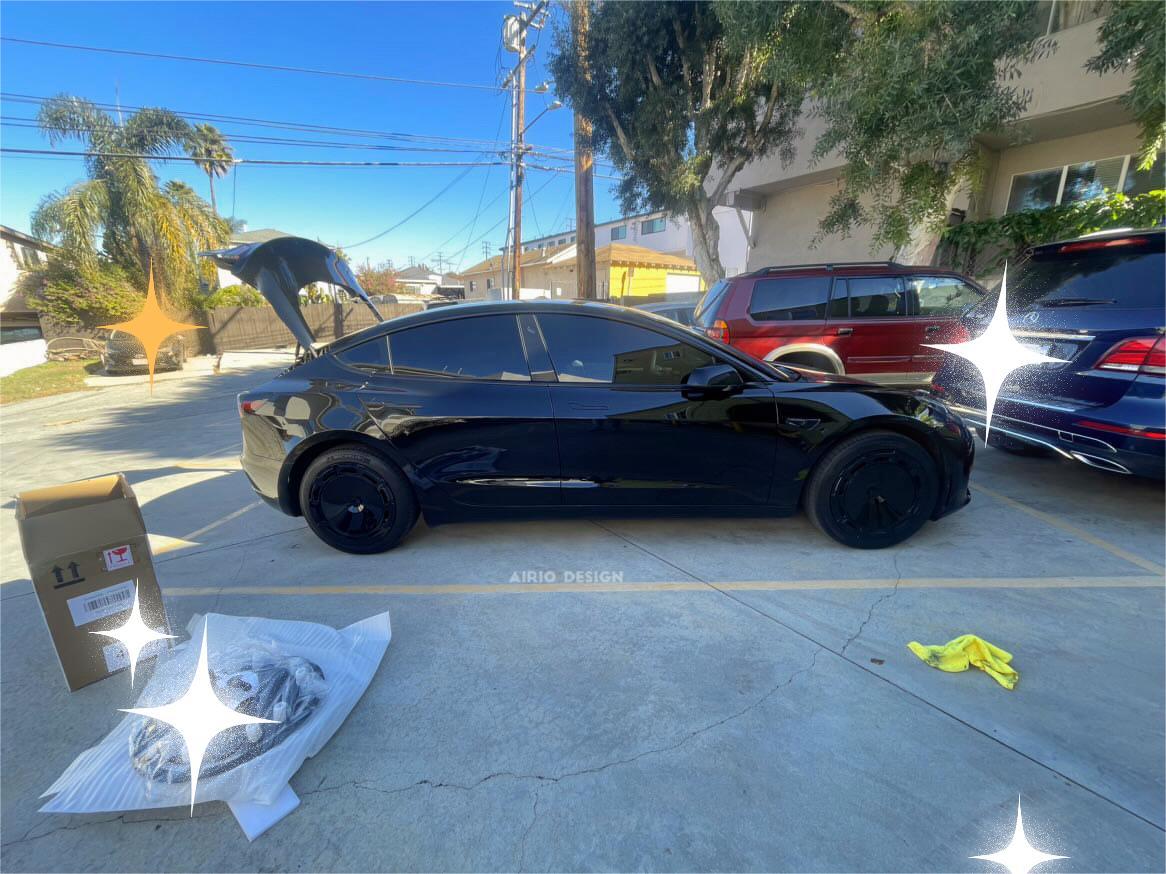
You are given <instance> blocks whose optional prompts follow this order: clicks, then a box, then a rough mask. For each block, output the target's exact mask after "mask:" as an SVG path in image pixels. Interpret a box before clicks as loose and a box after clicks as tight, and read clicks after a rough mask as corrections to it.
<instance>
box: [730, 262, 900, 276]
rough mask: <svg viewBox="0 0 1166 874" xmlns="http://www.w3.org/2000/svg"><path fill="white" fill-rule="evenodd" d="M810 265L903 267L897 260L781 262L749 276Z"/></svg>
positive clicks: (826, 266) (799, 268)
mask: <svg viewBox="0 0 1166 874" xmlns="http://www.w3.org/2000/svg"><path fill="white" fill-rule="evenodd" d="M810 267H819V268H822V269H824V270H834V269H836V268H838V267H895V268H900V269H903V268H905V265H903V264H900V263H899V262H898V261H834V262H832V263H829V264H823V263H821V262H818V263H816V264H781V265H778V266H776V267H762V268H761V269H760V270H754V271H753V272H752V273H750V274H748V275H749V276H764V275H765V274H766V273H781V272H782V271H785V270H806V269H808V268H810Z"/></svg>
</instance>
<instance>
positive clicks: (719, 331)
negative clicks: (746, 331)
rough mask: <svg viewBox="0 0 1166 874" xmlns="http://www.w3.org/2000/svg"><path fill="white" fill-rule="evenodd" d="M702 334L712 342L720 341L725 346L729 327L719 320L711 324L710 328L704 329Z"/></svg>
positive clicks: (727, 340)
mask: <svg viewBox="0 0 1166 874" xmlns="http://www.w3.org/2000/svg"><path fill="white" fill-rule="evenodd" d="M704 332H705V335H706V336H708V337H710V338H712V339H713V340H720V341H721V342H722V343H724V344H725V345H726V346H727V345H729V326H728V324H726V323H725V322H723V321H721V320H720V319H717V320H716V321H715V322H713V324H712V327H711V328H705V329H704Z"/></svg>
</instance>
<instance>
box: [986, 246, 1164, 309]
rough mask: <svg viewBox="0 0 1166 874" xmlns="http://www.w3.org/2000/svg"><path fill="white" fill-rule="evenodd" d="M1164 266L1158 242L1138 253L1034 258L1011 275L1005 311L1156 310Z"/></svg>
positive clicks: (1136, 250)
mask: <svg viewBox="0 0 1166 874" xmlns="http://www.w3.org/2000/svg"><path fill="white" fill-rule="evenodd" d="M1147 249H1149V251H1147ZM1164 268H1166V264H1164V262H1163V254H1162V249H1161V243H1160V242H1159V241H1153V242H1151V243H1150V244H1149V246H1148V247H1141V248H1139V249H1133V248H1129V249H1122V250H1112V249H1111V250H1108V251H1107V250H1101V251H1096V252H1080V253H1072V254H1060V253H1050V254H1044V255H1037V256H1035V257H1034V258H1033V259H1032V260H1030V261H1029V262H1028V263H1026V264H1024V265H1023V266H1022V267H1021V268H1020V269H1019V270H1018V271H1017V272H1016V274H1015V276H1014V277H1010V279H1009V282H1008V303H1009V309H1013V308H1015V309H1017V310H1020V309H1028V308H1029V307H1033V306H1042V307H1057V306H1075V305H1081V306H1087V305H1089V304H1090V303H1106V304H1115V305H1117V306H1120V307H1125V308H1133V309H1144V308H1151V307H1161V306H1162V301H1163V297H1164V295H1166V290H1164V284H1163V270H1164ZM996 290H997V291H999V288H997V289H996Z"/></svg>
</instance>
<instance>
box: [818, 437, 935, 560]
mask: <svg viewBox="0 0 1166 874" xmlns="http://www.w3.org/2000/svg"><path fill="white" fill-rule="evenodd" d="M931 478H932V473H931V471H930V470H928V469H927V467H926V466H925V465H924V463H923V462H922V461H921V459H919V458H918V457H917V456H916V455H915V454H914V453H910V452H906V451H904V450H902V449H899V448H895V447H878V448H871V449H870V450H868V451H866V452H863V453H861V454H860V455H856V456H855V457H854V458H852V459H850V460H848V461H847V462H846V464H845V465H843V467H842V469H841V470H840V471H839V472H838V474H837V476H836V477H835V478H834V482H833V484H832V486H831V489H830V496H829V510H830V516H831V519H832V520H833V522H834V524H836V525H838V526H839V527H840V528H842V529H844V530H846V531H847V532H848V533H849V534H851V536H853V537H855V538H856V539H859V540H879V541H882V540H891V541H892V542H894V541H897V540H898V539H900V537H901V536H903V534H904V532H905V533H907V534H909V533H911V532H913V531H914V530H915V529H916V528H918V526H919V524H920V522H919V519H920V516H923V517H926V516H927V515H928V514H929V513H930V511H931V509H932V508H931V505H930V502H931V501H932V500H933V498H934V492H933V490H932V488H931V485H930V484H931Z"/></svg>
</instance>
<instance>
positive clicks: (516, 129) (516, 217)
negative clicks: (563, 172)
mask: <svg viewBox="0 0 1166 874" xmlns="http://www.w3.org/2000/svg"><path fill="white" fill-rule="evenodd" d="M548 2H549V0H538V2H537V3H529V2H525V0H515V3H514V5H515V6H516V7H517V8H518V9H520V10H523V11H521V12H519V13H518V14H517V15H507V16H506V19H505V21H504V22H503V25H502V45H503V48H505V49H506V50H507V51H509V52H514V53H516V54H517V55H518V58H517V60H516V61H515V62H514V69H513V70H511V71H510V75H508V76H507V77H506V81H505V82H503V84H502V87H503V88H506V87H509V88H510V110H511V111H510V134H511V136H510V180H511V181H510V185H511V199H510V216H511V220H510V221H511V229H512V230H511V233H510V265H509V267H510V270H509V273H510V277H509V278H510V294H511V297H512V298H513V299H514V300H518V299H519V297H520V296H521V289H522V183H523V176H524V173H525V171H524V169H523V159H524V157H525V154H526V144H525V142H524V139H525V138H524V134H525V133H526V60H527V58H528V57H529V56H530V52H529V51H528V50H527V47H526V33H527V31H528V30H530V29H531V28H534V29H536V30H537V29H539V28H541V27H542V26H543V24H544V23H545V20H546V15H545V13H546V9H547V3H548Z"/></svg>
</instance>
